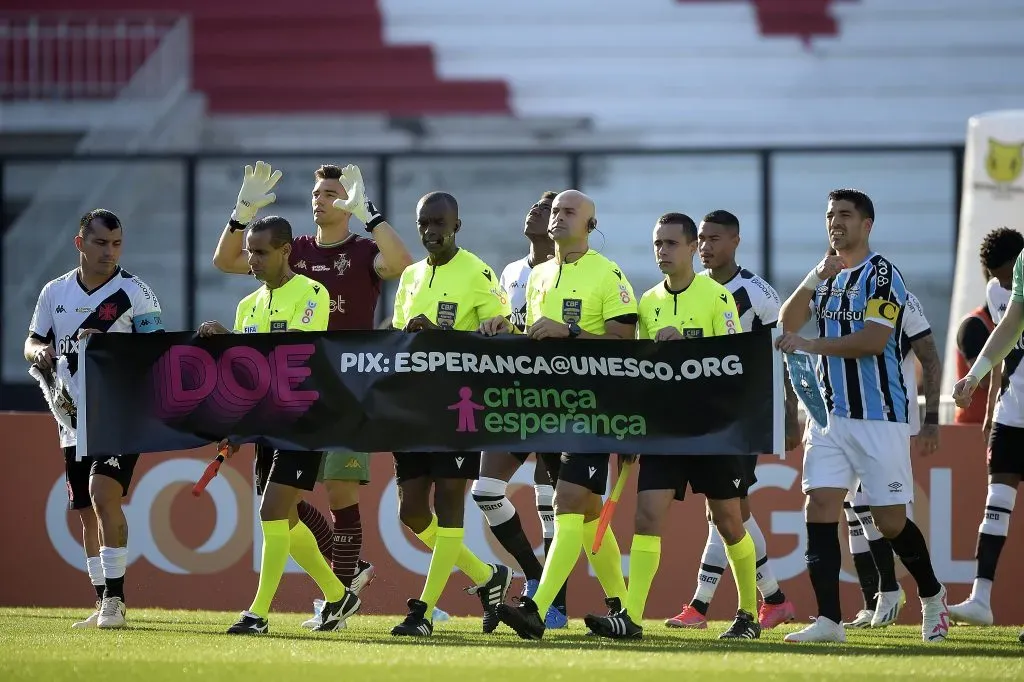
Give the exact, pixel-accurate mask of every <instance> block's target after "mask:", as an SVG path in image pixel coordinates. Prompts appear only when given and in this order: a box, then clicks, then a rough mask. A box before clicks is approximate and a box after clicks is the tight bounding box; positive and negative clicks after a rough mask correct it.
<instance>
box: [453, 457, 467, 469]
mask: <svg viewBox="0 0 1024 682" xmlns="http://www.w3.org/2000/svg"><path fill="white" fill-rule="evenodd" d="M465 461H466V458H465V457H456V458H455V466H457V467H458V468H460V469H461V468H462V463H463V462H465Z"/></svg>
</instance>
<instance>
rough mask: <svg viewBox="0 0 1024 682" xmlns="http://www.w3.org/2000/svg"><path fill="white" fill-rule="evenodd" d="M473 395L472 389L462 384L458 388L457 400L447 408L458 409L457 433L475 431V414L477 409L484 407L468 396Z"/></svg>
mask: <svg viewBox="0 0 1024 682" xmlns="http://www.w3.org/2000/svg"><path fill="white" fill-rule="evenodd" d="M472 397H473V389H471V388H470V387H469V386H463V387H462V388H460V389H459V402H457V403H455V404H454V405H449V406H448V409H449V410H458V411H459V427H458V428H457V429H455V431H456V432H457V433H463V432H466V431H468V432H470V433H475V432H476V414H475V412H476V411H477V410H482V409H484V406H483V405H479V404H477V403H475V402H473V401H472V400H470V398H472Z"/></svg>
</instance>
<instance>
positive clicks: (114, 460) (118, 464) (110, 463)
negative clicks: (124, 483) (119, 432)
mask: <svg viewBox="0 0 1024 682" xmlns="http://www.w3.org/2000/svg"><path fill="white" fill-rule="evenodd" d="M104 464H106V465H107V466H108V467H113V468H114V469H120V468H121V462H119V461H118V459H117V457H111V458H110V459H108V460H107V461H106V462H104Z"/></svg>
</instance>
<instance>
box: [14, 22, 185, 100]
mask: <svg viewBox="0 0 1024 682" xmlns="http://www.w3.org/2000/svg"><path fill="white" fill-rule="evenodd" d="M179 21H180V19H179V18H177V17H173V16H148V15H142V16H137V17H135V16H124V15H112V16H111V17H109V18H107V17H103V16H97V15H82V16H78V15H75V14H73V13H69V14H59V15H58V14H40V15H19V14H7V13H5V14H3V15H0V99H3V100H13V99H16V100H20V101H25V100H69V99H83V98H87V99H98V98H111V97H116V96H117V95H119V94H120V93H121V91H122V89H123V88H124V87H125V85H127V84H128V83H129V82H130V81H131V80H132V77H133V76H134V75H135V74H136V72H137V71H138V70H139V69H140V68H142V66H143V64H145V63H146V61H147V59H148V58H149V56H150V55H151V54H152V53H153V52H154V51H156V49H157V47H158V46H159V45H160V43H161V41H162V40H163V39H164V36H165V35H166V34H167V33H169V32H171V31H173V30H174V27H175V25H176V24H177V23H178V22H179ZM155 75H157V76H158V75H159V74H155ZM147 85H149V86H151V87H152V89H151V92H152V93H156V94H157V95H159V92H160V86H161V85H162V83H161V82H160V81H159V80H157V81H155V82H152V83H149V84H147ZM144 92H145V91H143V90H142V89H141V88H140V89H139V90H138V92H137V94H144Z"/></svg>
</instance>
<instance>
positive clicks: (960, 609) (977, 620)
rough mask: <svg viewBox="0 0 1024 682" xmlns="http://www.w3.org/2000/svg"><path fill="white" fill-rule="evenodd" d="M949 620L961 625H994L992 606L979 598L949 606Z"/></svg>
mask: <svg viewBox="0 0 1024 682" xmlns="http://www.w3.org/2000/svg"><path fill="white" fill-rule="evenodd" d="M949 620H950V621H952V622H954V623H957V624H960V625H992V622H993V621H994V620H995V619H994V618H993V617H992V607H991V606H989V605H988V604H983V603H982V602H980V601H978V600H977V599H966V600H964V601H962V602H960V603H959V604H953V605H952V606H950V607H949Z"/></svg>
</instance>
